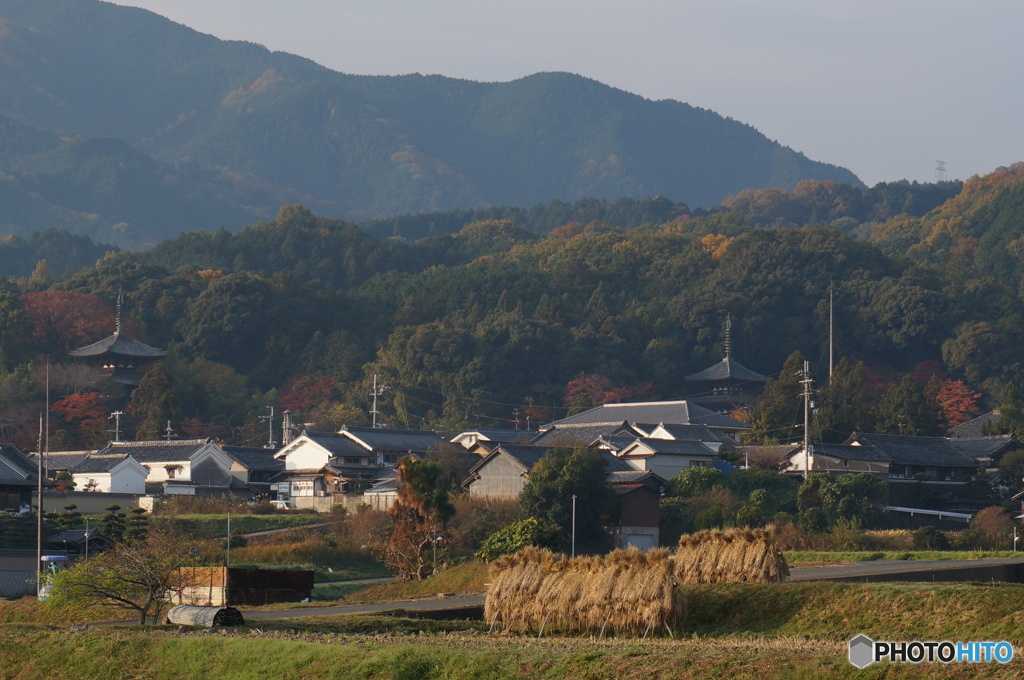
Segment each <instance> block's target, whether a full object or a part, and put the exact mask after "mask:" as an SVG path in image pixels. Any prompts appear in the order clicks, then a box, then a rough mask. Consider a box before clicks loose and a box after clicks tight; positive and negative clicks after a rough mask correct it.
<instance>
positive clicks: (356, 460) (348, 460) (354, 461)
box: [345, 456, 363, 465]
mask: <svg viewBox="0 0 1024 680" xmlns="http://www.w3.org/2000/svg"><path fill="white" fill-rule="evenodd" d="M362 464H363V459H362V458H360V457H359V456H345V465H362Z"/></svg>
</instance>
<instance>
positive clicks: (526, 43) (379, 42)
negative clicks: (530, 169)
mask: <svg viewBox="0 0 1024 680" xmlns="http://www.w3.org/2000/svg"><path fill="white" fill-rule="evenodd" d="M115 4H119V5H129V6H134V7H142V8H144V9H148V10H151V11H153V12H156V13H157V14H160V15H162V16H165V17H167V18H169V19H171V20H173V21H176V22H178V23H181V24H185V25H186V26H189V27H191V28H194V29H196V30H198V31H201V32H203V33H209V34H212V35H215V36H217V37H218V38H222V39H225V40H246V41H250V42H256V43H260V44H262V45H264V46H265V47H267V48H269V49H271V50H275V51H282V52H290V53H292V54H297V55H300V56H303V57H307V58H309V59H312V60H313V61H315V62H317V63H319V64H321V65H323V66H326V67H328V68H331V69H334V70H336V71H341V72H344V73H351V74H360V75H400V74H407V73H421V74H424V75H427V74H438V75H443V76H449V77H452V78H465V79H469V80H477V81H501V82H504V81H510V80H515V79H517V78H521V77H524V76H527V75H530V74H533V73H538V72H541V71H567V72H571V73H577V74H579V75H582V76H586V77H588V78H593V79H594V80H598V81H600V82H602V83H605V84H607V85H611V86H613V87H616V88H619V89H622V90H626V91H628V92H632V93H634V94H638V95H640V96H642V97H645V98H647V99H654V100H657V99H674V100H677V101H681V102H686V103H687V104H690V105H692V106H697V107H701V108H705V109H711V110H713V111H715V112H717V113H718V114H720V115H722V116H726V117H728V118H733V119H735V120H738V121H740V122H743V123H746V124H748V125H751V126H752V127H754V128H756V129H757V130H759V131H760V132H761V133H762V134H764V135H766V136H767V137H769V138H770V139H774V140H776V141H778V142H779V143H781V144H783V145H785V146H788V147H790V148H792V149H795V150H796V151H800V152H802V153H804V154H805V155H806V156H808V157H809V158H811V159H813V160H816V161H822V162H826V163H833V164H835V165H840V166H843V167H846V168H848V169H850V170H852V171H853V172H854V173H855V174H856V175H857V176H858V177H860V179H861V180H862V181H863V182H865V183H866V184H868V185H869V186H871V185H874V184H876V183H878V182H885V181H894V180H900V179H908V180H917V181H920V182H933V181H935V180H936V179H939V178H941V175H940V173H939V172H938V171H937V167H938V164H937V161H944V162H945V165H944V168H945V178H946V179H968V178H969V177H971V176H973V175H984V174H987V173H990V172H992V171H993V170H995V169H996V168H998V167H1000V166H1006V165H1010V164H1011V163H1015V162H1017V161H1024V135H1022V134H1020V122H1019V121H1020V116H1021V111H1024V88H1022V87H1021V83H1020V80H1021V76H1020V75H1019V69H1020V61H1021V57H1022V56H1024V46H1022V43H1021V41H1020V38H1019V29H1020V26H1022V25H1024V3H1022V2H1020V0H972V1H970V2H968V1H967V0H856V1H852V0H846V1H845V2H836V1H835V0H701V1H700V2H694V1H692V0H628V1H627V0H506V1H505V2H501V3H498V2H490V1H488V0H432V1H431V2H424V1H423V0H115Z"/></svg>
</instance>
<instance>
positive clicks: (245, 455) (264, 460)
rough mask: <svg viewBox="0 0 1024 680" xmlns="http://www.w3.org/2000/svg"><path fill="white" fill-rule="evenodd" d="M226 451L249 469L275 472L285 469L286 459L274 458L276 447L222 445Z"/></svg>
mask: <svg viewBox="0 0 1024 680" xmlns="http://www.w3.org/2000/svg"><path fill="white" fill-rule="evenodd" d="M221 448H222V449H224V453H226V454H228V455H229V456H231V458H232V459H234V460H235V461H237V462H238V463H240V464H241V465H242V466H243V467H244V468H246V469H247V470H258V471H261V472H268V471H269V472H274V471H277V470H283V469H284V461H283V460H278V459H276V458H274V454H275V453H277V450H276V449H261V448H256V447H249V446H222V447H221Z"/></svg>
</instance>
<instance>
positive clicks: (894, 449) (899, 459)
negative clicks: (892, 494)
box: [815, 432, 977, 468]
mask: <svg viewBox="0 0 1024 680" xmlns="http://www.w3.org/2000/svg"><path fill="white" fill-rule="evenodd" d="M855 441H856V442H859V443H861V444H863V445H867V446H874V447H875V448H876V449H878V450H879V451H880V452H881V453H883V454H884V455H886V456H888V457H889V460H891V461H892V462H893V463H895V464H896V465H919V466H939V467H970V468H974V467H977V463H975V461H973V460H971V459H970V458H968V457H967V456H965V455H964V454H962V453H960V452H959V451H957V450H956V448H954V447H953V446H952V445H951V444H950V443H949V441H948V440H947V439H946V438H944V437H908V436H901V435H896V434H874V433H861V432H855V433H854V434H853V435H852V436H851V437H850V439H849V440H847V442H848V443H853V442H855ZM815 446H817V445H815Z"/></svg>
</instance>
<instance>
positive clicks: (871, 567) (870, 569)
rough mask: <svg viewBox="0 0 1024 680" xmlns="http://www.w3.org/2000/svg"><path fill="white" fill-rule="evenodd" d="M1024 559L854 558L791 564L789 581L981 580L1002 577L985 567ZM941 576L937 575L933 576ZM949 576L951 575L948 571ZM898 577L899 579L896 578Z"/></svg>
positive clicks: (1009, 564) (1022, 562)
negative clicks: (959, 574) (963, 574)
mask: <svg viewBox="0 0 1024 680" xmlns="http://www.w3.org/2000/svg"><path fill="white" fill-rule="evenodd" d="M1021 565H1024V559H999V558H994V559H985V560H921V561H917V560H876V561H873V562H855V563H853V564H844V565H837V566H832V567H803V568H793V567H790V575H789V580H790V581H834V580H853V579H856V580H859V579H872V580H876V581H884V580H888V579H886V578H884V577H885V576H899V577H900V578H899V579H898V580H911V579H910V578H908V575H910V574H914V573H918V572H920V573H921V576H922V578H921V580H922V581H933V580H938V581H943V580H964V581H967V580H978V581H988V580H989V579H990V578H995V579H996V580H1000V579H999V578H998V577H996V576H989V575H985V574H984V572H983V571H982V570H990V569H991V570H993V571H998V570H999V569H1003V568H1007V567H1013V566H1016V567H1017V568H1018V569H1020V568H1024V567H1022V566H1021ZM966 570H971V571H975V570H976V571H978V578H974V579H971V578H962V579H946V578H943V575H942V573H941V572H953V571H966ZM935 576H938V578H934V577H935ZM946 576H952V575H951V574H947V575H946ZM894 580H896V579H894Z"/></svg>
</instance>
